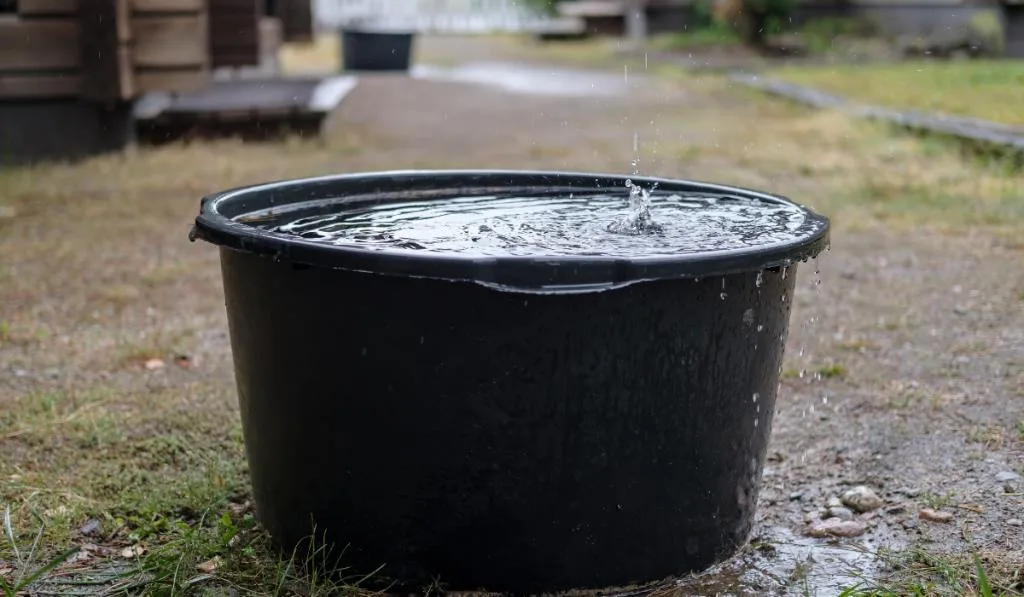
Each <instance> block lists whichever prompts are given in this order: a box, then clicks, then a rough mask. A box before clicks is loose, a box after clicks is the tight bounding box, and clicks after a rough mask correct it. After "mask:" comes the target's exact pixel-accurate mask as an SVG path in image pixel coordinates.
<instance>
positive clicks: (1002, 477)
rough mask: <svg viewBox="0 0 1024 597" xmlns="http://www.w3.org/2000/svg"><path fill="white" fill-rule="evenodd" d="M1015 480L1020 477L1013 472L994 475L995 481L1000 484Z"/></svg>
mask: <svg viewBox="0 0 1024 597" xmlns="http://www.w3.org/2000/svg"><path fill="white" fill-rule="evenodd" d="M1017 479H1020V475H1018V474H1017V473H1015V472H1013V471H1002V472H1000V473H996V481H999V482H1000V483H1002V482H1005V481H1016V480H1017Z"/></svg>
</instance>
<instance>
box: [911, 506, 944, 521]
mask: <svg viewBox="0 0 1024 597" xmlns="http://www.w3.org/2000/svg"><path fill="white" fill-rule="evenodd" d="M917 517H918V518H920V519H921V520H929V521H931V522H950V521H952V520H953V514H952V513H950V512H942V511H940V510H932V509H931V508H922V509H921V512H919V513H918V515H917Z"/></svg>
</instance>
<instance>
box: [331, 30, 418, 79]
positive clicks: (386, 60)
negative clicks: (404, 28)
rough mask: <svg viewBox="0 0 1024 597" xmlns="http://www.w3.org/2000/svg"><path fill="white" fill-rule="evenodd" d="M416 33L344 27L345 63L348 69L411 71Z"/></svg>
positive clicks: (343, 62) (342, 49)
mask: <svg viewBox="0 0 1024 597" xmlns="http://www.w3.org/2000/svg"><path fill="white" fill-rule="evenodd" d="M413 35H414V34H413V33H412V32H394V31H372V30H359V29H343V30H342V31H341V54H342V64H343V65H344V69H345V70H346V71H407V70H409V64H410V62H411V60H412V42H413Z"/></svg>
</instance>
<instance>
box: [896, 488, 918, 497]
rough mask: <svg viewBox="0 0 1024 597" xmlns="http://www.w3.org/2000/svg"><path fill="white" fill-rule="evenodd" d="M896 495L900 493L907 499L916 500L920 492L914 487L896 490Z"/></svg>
mask: <svg viewBox="0 0 1024 597" xmlns="http://www.w3.org/2000/svg"><path fill="white" fill-rule="evenodd" d="M896 493H902V494H903V495H905V496H907V497H908V498H916V497H917V496H919V495H921V490H920V489H917V488H914V487H901V488H900V489H897V490H896Z"/></svg>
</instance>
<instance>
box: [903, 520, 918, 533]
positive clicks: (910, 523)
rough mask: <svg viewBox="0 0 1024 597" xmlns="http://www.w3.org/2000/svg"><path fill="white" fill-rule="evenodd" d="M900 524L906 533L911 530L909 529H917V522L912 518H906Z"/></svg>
mask: <svg viewBox="0 0 1024 597" xmlns="http://www.w3.org/2000/svg"><path fill="white" fill-rule="evenodd" d="M900 524H901V525H903V528H904V529H906V530H908V531H909V530H911V529H916V528H917V521H916V520H914V519H913V518H908V519H906V520H904V521H903V522H901V523H900Z"/></svg>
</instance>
